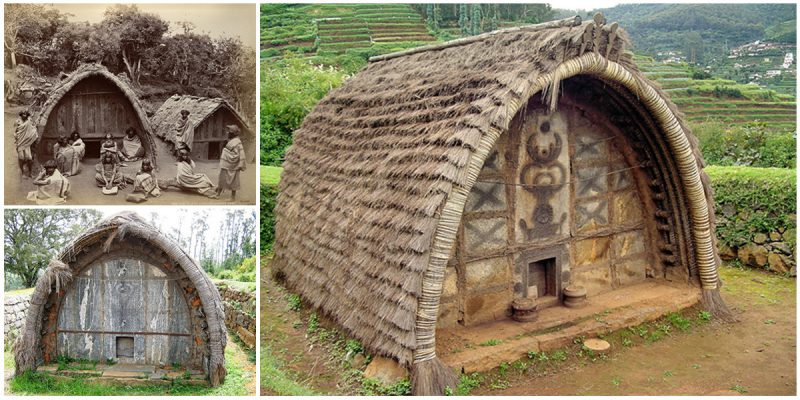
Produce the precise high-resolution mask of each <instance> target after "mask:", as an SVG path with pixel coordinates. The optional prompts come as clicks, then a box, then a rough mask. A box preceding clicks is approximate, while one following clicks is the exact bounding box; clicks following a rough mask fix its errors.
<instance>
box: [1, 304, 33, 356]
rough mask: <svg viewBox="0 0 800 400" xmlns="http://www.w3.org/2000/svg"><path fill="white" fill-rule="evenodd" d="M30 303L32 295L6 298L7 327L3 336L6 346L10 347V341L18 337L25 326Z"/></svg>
mask: <svg viewBox="0 0 800 400" xmlns="http://www.w3.org/2000/svg"><path fill="white" fill-rule="evenodd" d="M30 301H31V295H30V294H21V295H17V296H8V297H6V298H5V326H4V328H3V334H5V336H4V337H5V343H6V346H8V345H10V343H11V342H10V340H11V339H12V338H13V337H16V335H17V334H18V333H19V331H20V330H21V329H22V325H24V324H25V316H26V315H27V314H28V306H30ZM9 332H10V334H9Z"/></svg>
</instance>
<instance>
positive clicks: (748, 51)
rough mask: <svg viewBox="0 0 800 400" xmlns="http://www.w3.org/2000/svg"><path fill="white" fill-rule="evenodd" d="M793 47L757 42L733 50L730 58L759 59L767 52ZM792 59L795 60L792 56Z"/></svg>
mask: <svg viewBox="0 0 800 400" xmlns="http://www.w3.org/2000/svg"><path fill="white" fill-rule="evenodd" d="M792 47H793V46H792V45H789V44H784V43H773V42H762V41H761V40H756V41H755V42H752V43H747V44H743V45H741V46H739V47H736V48H734V49H731V51H730V54H729V55H728V58H740V57H744V56H748V57H757V56H759V55H761V54H764V53H766V52H772V51H774V50H785V49H790V48H792ZM792 58H794V56H792Z"/></svg>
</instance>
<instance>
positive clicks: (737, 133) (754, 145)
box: [694, 121, 797, 168]
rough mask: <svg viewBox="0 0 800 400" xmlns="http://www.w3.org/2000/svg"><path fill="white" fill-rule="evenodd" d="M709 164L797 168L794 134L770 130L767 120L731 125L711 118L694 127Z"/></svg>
mask: <svg viewBox="0 0 800 400" xmlns="http://www.w3.org/2000/svg"><path fill="white" fill-rule="evenodd" d="M694 133H695V134H696V135H697V138H698V139H700V149H701V150H702V152H703V157H704V158H705V160H706V162H707V163H708V164H710V165H722V166H737V165H741V166H752V167H775V168H794V167H795V162H796V159H797V154H796V153H795V144H794V143H795V135H794V134H793V133H790V132H786V133H776V132H769V131H768V130H767V125H766V124H764V123H751V124H747V125H743V126H742V125H734V126H731V125H728V124H723V123H721V122H715V121H709V122H705V123H702V124H698V125H697V126H695V127H694Z"/></svg>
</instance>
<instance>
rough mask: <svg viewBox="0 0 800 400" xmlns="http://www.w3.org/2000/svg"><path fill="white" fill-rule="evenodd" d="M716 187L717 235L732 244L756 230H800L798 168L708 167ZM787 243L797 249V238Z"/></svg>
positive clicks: (766, 232)
mask: <svg viewBox="0 0 800 400" xmlns="http://www.w3.org/2000/svg"><path fill="white" fill-rule="evenodd" d="M706 172H708V175H709V177H710V178H711V186H712V187H713V188H714V203H715V209H716V215H717V238H719V240H720V242H721V243H723V244H726V245H728V246H731V247H735V246H739V245H742V244H745V243H747V242H748V241H749V240H750V239H751V238H752V236H753V235H754V234H755V233H758V232H761V233H765V234H768V233H770V232H786V231H787V230H794V229H796V225H797V216H796V213H797V211H796V203H795V198H796V194H797V181H796V176H797V174H796V170H794V169H787V168H752V167H717V166H711V167H707V168H706ZM787 236H790V238H788V239H787V243H788V244H789V245H790V246H791V247H792V248H794V245H795V243H794V238H793V237H791V236H792V235H787Z"/></svg>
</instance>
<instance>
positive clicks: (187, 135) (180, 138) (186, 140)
mask: <svg viewBox="0 0 800 400" xmlns="http://www.w3.org/2000/svg"><path fill="white" fill-rule="evenodd" d="M167 142H169V143H171V144H172V151H173V154H175V155H179V154H180V151H181V149H182V148H187V149H189V151H190V152H191V150H192V143H194V123H192V121H191V120H190V119H189V110H181V117H180V118H178V120H177V121H176V122H175V126H174V127H173V129H172V130H171V131H169V133H167Z"/></svg>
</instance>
